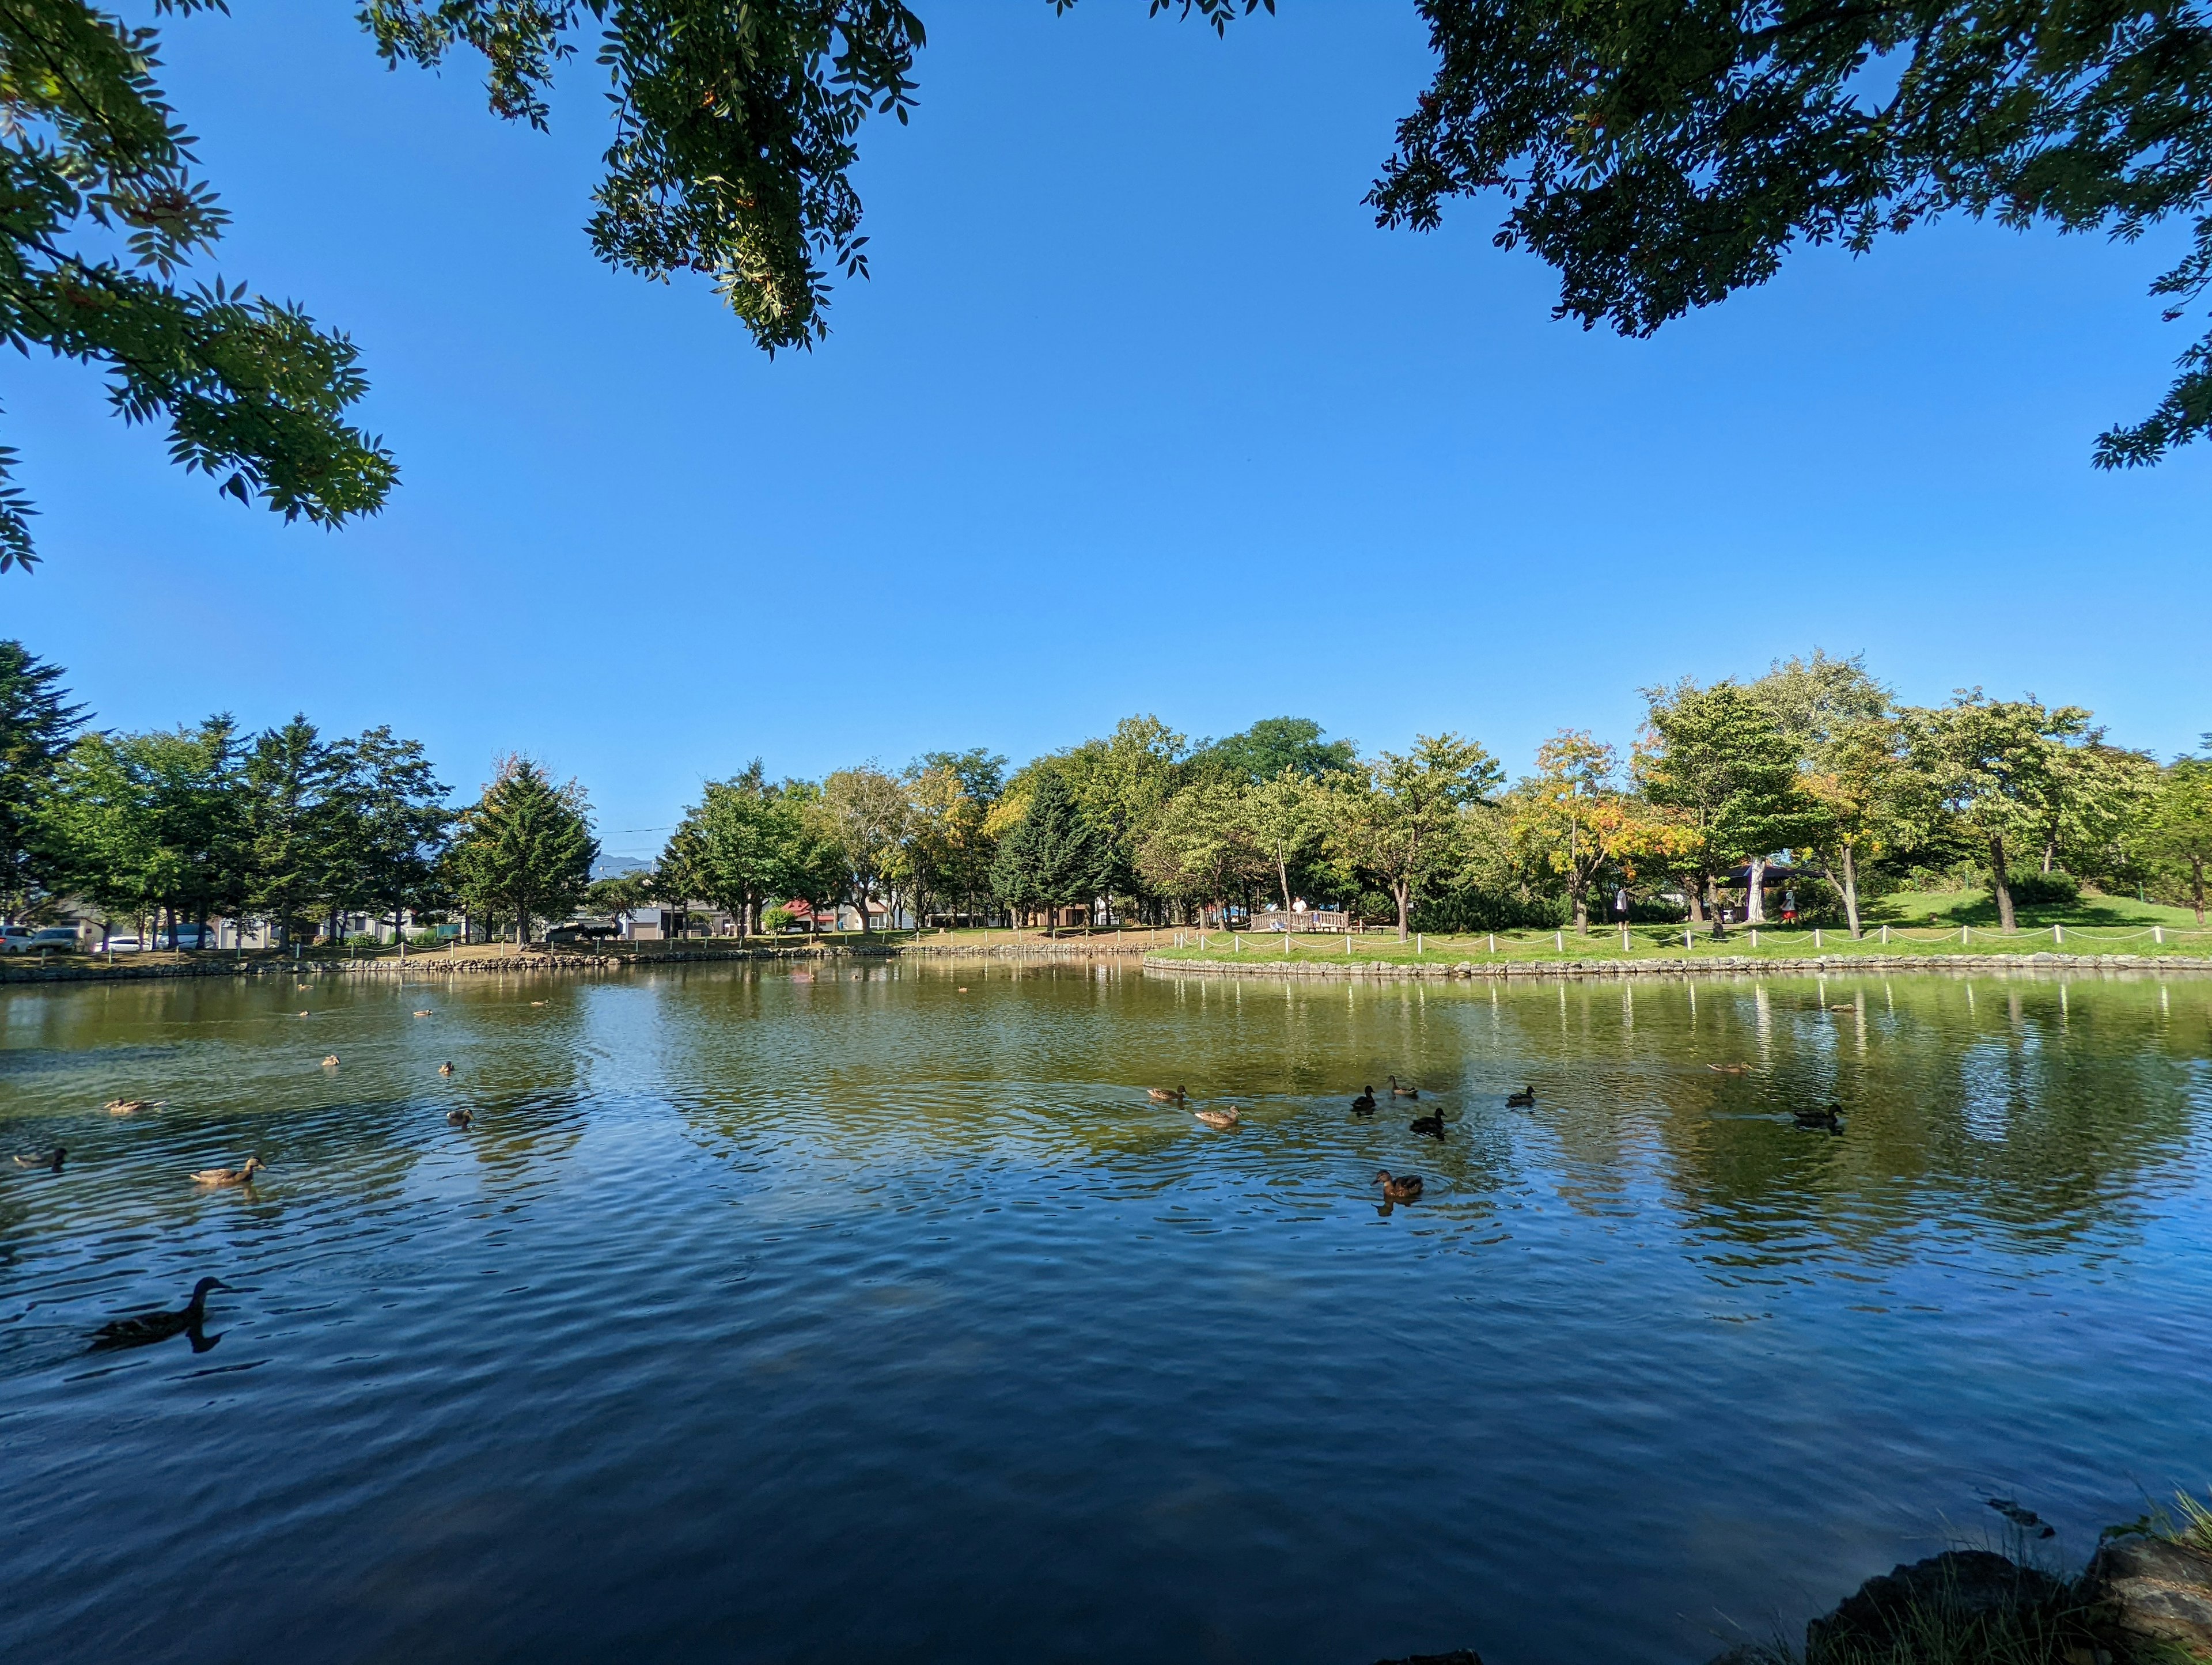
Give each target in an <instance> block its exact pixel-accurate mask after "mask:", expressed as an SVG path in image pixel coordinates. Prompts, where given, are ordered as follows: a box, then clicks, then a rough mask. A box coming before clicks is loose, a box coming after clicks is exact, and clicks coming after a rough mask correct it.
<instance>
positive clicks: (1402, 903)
mask: <svg viewBox="0 0 2212 1665" xmlns="http://www.w3.org/2000/svg"><path fill="white" fill-rule="evenodd" d="M1390 894H1391V896H1394V897H1395V898H1396V900H1397V903H1398V940H1399V941H1400V942H1404V941H1406V940H1407V937H1408V936H1409V934H1410V932H1411V927H1412V925H1413V884H1412V882H1411V881H1410V880H1408V881H1407V883H1405V884H1393V885H1392V886H1391V887H1390Z"/></svg>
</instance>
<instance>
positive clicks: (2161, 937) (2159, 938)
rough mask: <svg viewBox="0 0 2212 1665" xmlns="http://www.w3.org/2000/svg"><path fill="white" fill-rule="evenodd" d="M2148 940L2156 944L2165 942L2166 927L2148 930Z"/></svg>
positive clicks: (2161, 926) (2155, 926) (2157, 926)
mask: <svg viewBox="0 0 2212 1665" xmlns="http://www.w3.org/2000/svg"><path fill="white" fill-rule="evenodd" d="M2150 939H2151V940H2152V941H2153V942H2157V943H2162V942H2164V941H2165V940H2166V927H2164V926H2163V925H2154V926H2152V927H2151V928H2150Z"/></svg>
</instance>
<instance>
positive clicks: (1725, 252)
mask: <svg viewBox="0 0 2212 1665" xmlns="http://www.w3.org/2000/svg"><path fill="white" fill-rule="evenodd" d="M1419 9H1420V11H1421V14H1422V15H1423V16H1424V17H1425V18H1426V19H1427V21H1428V23H1429V33H1430V40H1431V45H1432V46H1434V48H1435V50H1436V52H1437V56H1438V58H1439V59H1440V62H1439V64H1438V66H1437V74H1436V79H1435V81H1434V82H1433V83H1432V84H1431V87H1430V88H1429V90H1428V91H1427V92H1425V93H1424V94H1421V97H1420V100H1419V106H1418V107H1417V108H1416V109H1415V111H1414V112H1413V114H1412V115H1410V116H1408V117H1407V118H1405V119H1404V120H1403V121H1402V122H1401V123H1400V125H1399V128H1398V147H1397V151H1396V154H1395V155H1393V156H1392V157H1391V159H1390V161H1389V164H1388V165H1387V167H1385V168H1384V170H1383V176H1382V178H1381V179H1380V180H1379V181H1378V182H1377V183H1376V186H1375V188H1374V190H1373V191H1372V192H1371V193H1370V197H1369V202H1370V204H1371V205H1372V206H1373V207H1374V208H1375V209H1376V214H1377V217H1378V219H1379V220H1380V222H1382V223H1383V224H1384V225H1386V226H1407V227H1412V228H1415V229H1420V230H1426V229H1429V228H1433V227H1435V226H1436V225H1437V223H1439V222H1440V221H1441V219H1442V217H1443V205H1444V203H1445V201H1446V200H1447V199H1448V198H1450V197H1459V196H1470V195H1474V194H1476V193H1478V192H1483V191H1500V192H1502V193H1503V195H1504V197H1505V199H1506V201H1507V203H1508V204H1510V206H1509V208H1508V210H1507V213H1506V216H1505V220H1504V224H1503V225H1502V226H1501V227H1500V228H1499V230H1498V234H1497V238H1496V241H1497V242H1498V246H1501V247H1506V248H1512V247H1521V246H1525V247H1528V248H1529V249H1531V250H1533V251H1534V252H1535V253H1536V254H1538V255H1539V256H1540V257H1541V258H1543V259H1544V260H1546V261H1547V262H1548V263H1550V264H1553V265H1554V266H1556V267H1558V268H1559V274H1560V299H1559V313H1561V314H1563V315H1571V316H1573V317H1575V318H1577V319H1581V320H1582V322H1583V325H1585V326H1586V327H1587V326H1590V325H1595V324H1597V323H1599V322H1601V321H1603V322H1606V323H1608V324H1611V325H1613V327H1614V328H1616V329H1618V330H1620V331H1622V332H1623V333H1625V334H1628V335H1638V336H1641V335H1648V334H1650V333H1651V332H1652V331H1654V330H1656V329H1657V328H1658V326H1659V325H1662V323H1665V322H1666V321H1667V320H1668V319H1674V318H1678V317H1680V316H1681V314H1682V313H1685V312H1687V311H1688V310H1689V309H1690V308H1692V307H1702V306H1707V305H1710V304H1711V302H1713V301H1718V300H1721V299H1722V298H1723V297H1724V296H1726V295H1729V294H1730V293H1731V292H1733V291H1734V290H1736V289H1741V288H1744V287H1746V286H1747V285H1751V284H1757V283H1764V282H1765V280H1766V279H1767V278H1769V277H1771V276H1773V275H1774V273H1775V271H1776V270H1778V267H1779V266H1780V264H1781V261H1782V258H1783V256H1784V253H1785V252H1787V251H1788V250H1789V249H1790V247H1791V246H1793V245H1795V244H1796V243H1798V242H1800V241H1803V242H1807V243H1814V244H1820V243H1829V242H1835V243H1840V244H1842V245H1843V246H1844V247H1847V248H1849V249H1851V250H1853V251H1854V252H1863V251H1865V250H1867V249H1869V248H1870V247H1871V246H1873V245H1874V243H1875V240H1877V239H1878V238H1879V237H1881V235H1883V234H1886V233H1896V232H1901V231H1904V230H1905V229H1906V228H1909V227H1911V226H1913V225H1915V224H1917V223H1918V222H1921V221H1923V220H1927V219H1929V218H1932V217H1934V216H1937V215H1940V214H1942V213H1946V212H1948V211H1952V210H1963V211H1964V212H1966V213H1968V214H1972V215H1975V216H1990V217H1993V218H1995V219H1996V220H1997V221H1998V222H2000V223H2002V224H2004V225H2008V226H2014V227H2022V228H2024V227H2027V226H2028V225H2030V224H2033V223H2035V222H2047V223H2051V224H2054V225H2056V226H2057V227H2058V228H2060V229H2061V230H2063V231H2088V230H2095V229H2102V230H2105V231H2107V232H2109V233H2110V234H2112V235H2113V236H2115V237H2117V238H2119V239H2120V240H2124V241H2133V240H2136V239H2138V238H2140V237H2142V235H2143V234H2145V233H2146V232H2148V231H2149V230H2150V229H2151V228H2154V227H2155V226H2158V225H2160V224H2163V223H2165V222H2167V221H2170V220H2176V219H2179V220H2182V221H2185V222H2189V223H2190V224H2191V226H2192V227H2193V238H2192V241H2191V246H2190V248H2189V250H2188V252H2186V253H2185V255H2184V256H2183V257H2182V258H2181V259H2180V260H2179V262H2178V263H2177V264H2175V265H2174V266H2173V267H2172V270H2169V271H2167V272H2166V274H2165V275H2164V276H2162V277H2160V279H2159V280H2158V281H2157V283H2155V284H2154V285H2153V290H2152V292H2153V293H2154V295H2158V296H2160V297H2161V298H2162V299H2163V300H2164V301H2166V304H2167V310H2166V318H2167V319H2169V320H2172V319H2178V318H2180V317H2181V316H2183V315H2184V314H2185V313H2187V312H2189V311H2190V310H2191V308H2192V307H2195V306H2196V305H2197V303H2198V302H2200V301H2203V299H2204V297H2205V294H2206V290H2207V287H2208V285H2212V81H2209V80H2208V77H2207V76H2206V70H2207V67H2208V65H2212V22H2208V20H2207V19H2206V17H2205V15H2204V13H2203V9H2201V8H2200V7H2197V6H2195V5H2191V4H2189V3H2186V0H2148V3H2146V4H2142V5H2135V6H2087V7H2083V6H2066V5H2057V4H2051V3H2047V0H1997V3H1995V4H1968V3H1966V0H1904V3H1881V0H1873V3H1869V0H1750V3H1733V4H1718V3H1708V0H1696V3H1688V4H1681V5H1667V6H1651V7H1616V6H1589V5H1584V4H1582V3H1579V0H1419ZM2180 368H2181V372H2182V374H2181V375H2180V376H2179V378H2178V379H2177V380H2175V381H2174V383H2173V385H2172V387H2171V388H2170V389H2169V390H2168V392H2167V393H2166V398H2164V400H2163V401H2161V402H2160V404H2159V406H2158V408H2157V409H2156V410H2154V411H2153V412H2152V413H2151V414H2150V415H2149V416H2146V417H2144V418H2143V419H2142V421H2140V422H2135V423H2133V424H2130V425H2123V426H2119V427H2115V428H2112V429H2111V430H2109V431H2108V432H2106V434H2104V435H2103V436H2102V437H2101V438H2100V440H2099V441H2098V443H2097V450H2096V457H2095V460H2096V462H2097V464H2098V465H2099V466H2100V467H2104V468H2117V467H2121V466H2125V465H2137V464H2144V463H2152V462H2155V461H2157V460H2158V459H2159V458H2160V457H2162V456H2163V455H2165V453H2166V452H2167V451H2168V450H2169V449H2170V448H2171V447H2174V446H2176V445H2179V444H2183V443H2185V442H2186V441H2190V440H2192V439H2195V438H2197V437H2198V436H2199V435H2201V434H2204V433H2205V432H2206V431H2207V430H2208V428H2212V333H2208V334H2207V335H2206V336H2205V337H2203V338H2202V339H2200V340H2199V341H2197V343H2195V344H2194V345H2192V346H2191V347H2190V348H2189V349H2188V350H2187V351H2186V352H2185V353H2184V354H2183V355H2182V356H2181V359H2180Z"/></svg>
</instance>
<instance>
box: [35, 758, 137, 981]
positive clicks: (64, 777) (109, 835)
mask: <svg viewBox="0 0 2212 1665" xmlns="http://www.w3.org/2000/svg"><path fill="white" fill-rule="evenodd" d="M45 817H46V824H47V827H48V829H49V831H50V833H51V836H52V837H53V838H54V839H55V841H56V842H57V843H58V846H59V847H60V848H62V849H64V851H66V853H67V860H68V864H69V869H70V886H71V888H72V889H74V890H76V891H77V892H78V893H79V894H80V895H82V896H85V897H86V898H87V899H88V900H89V901H90V902H93V903H94V905H95V906H96V907H97V908H99V909H100V912H101V914H102V915H103V916H105V917H106V919H109V920H112V919H114V918H115V917H117V916H118V915H120V916H123V917H126V918H130V919H132V920H134V921H138V923H139V926H140V928H141V929H142V930H143V921H144V919H145V915H146V909H147V906H148V903H149V900H150V899H151V898H152V897H153V896H155V895H156V894H157V891H156V883H157V874H158V872H159V869H160V862H159V859H158V852H157V851H156V849H155V843H154V822H153V816H152V814H151V813H150V810H149V805H148V803H147V795H146V792H145V783H144V781H143V779H142V778H141V777H140V776H139V775H138V774H137V771H136V770H134V769H132V768H131V764H130V763H129V762H128V761H127V760H126V758H125V754H124V750H123V747H122V746H121V745H120V744H118V742H117V741H116V740H115V739H114V738H112V737H111V736H109V735H106V734H87V735H84V736H83V737H82V738H79V739H78V740H77V741H76V744H73V745H72V746H70V749H69V751H68V753H67V754H66V755H65V756H64V757H63V758H62V760H61V763H60V764H59V766H58V768H57V769H56V770H55V772H54V780H53V787H52V797H51V798H50V799H48V800H47V803H46V811H45ZM101 937H102V939H103V940H105V939H106V932H105V931H103V932H102V933H101Z"/></svg>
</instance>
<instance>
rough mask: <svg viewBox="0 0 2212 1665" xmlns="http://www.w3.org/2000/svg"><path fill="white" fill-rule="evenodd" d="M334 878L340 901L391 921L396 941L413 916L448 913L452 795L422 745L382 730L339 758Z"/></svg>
mask: <svg viewBox="0 0 2212 1665" xmlns="http://www.w3.org/2000/svg"><path fill="white" fill-rule="evenodd" d="M332 762H333V764H334V766H335V785H334V788H333V791H332V794H331V799H332V802H331V807H332V810H333V811H334V813H333V816H332V820H331V824H332V828H333V830H334V831H335V832H336V834H337V838H336V840H335V841H334V843H335V846H336V848H333V850H332V852H331V854H332V857H333V860H332V861H331V870H332V872H334V873H335V874H336V875H337V883H336V884H335V885H334V887H333V888H334V890H336V891H337V899H338V900H339V901H341V902H343V903H345V904H348V905H351V904H355V903H359V904H362V905H365V906H367V907H368V908H369V909H370V910H371V911H372V912H374V915H376V917H377V918H378V920H380V921H382V920H386V919H389V920H390V921H391V922H392V930H393V932H394V933H398V932H399V931H400V929H401V925H402V921H403V920H404V916H405V915H406V913H407V910H409V909H410V908H414V909H417V910H421V909H427V908H434V907H436V906H439V905H441V902H442V901H443V900H444V889H443V885H442V884H441V868H442V863H443V859H444V855H445V848H446V839H447V832H448V830H449V829H451V827H452V825H453V811H450V810H448V809H447V807H446V802H445V799H446V788H445V787H444V786H443V785H442V784H441V782H440V781H439V780H438V777H437V775H436V772H435V770H434V769H432V768H431V766H430V758H429V754H428V753H427V752H426V751H424V750H422V742H421V741H419V740H403V739H400V738H398V736H396V735H394V734H393V733H392V730H391V729H390V728H389V727H388V726H378V727H375V728H372V729H369V730H368V731H367V732H364V733H362V734H361V735H359V736H357V737H356V738H353V739H350V740H343V741H341V742H339V743H338V744H337V746H336V747H334V748H333V750H332Z"/></svg>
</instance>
